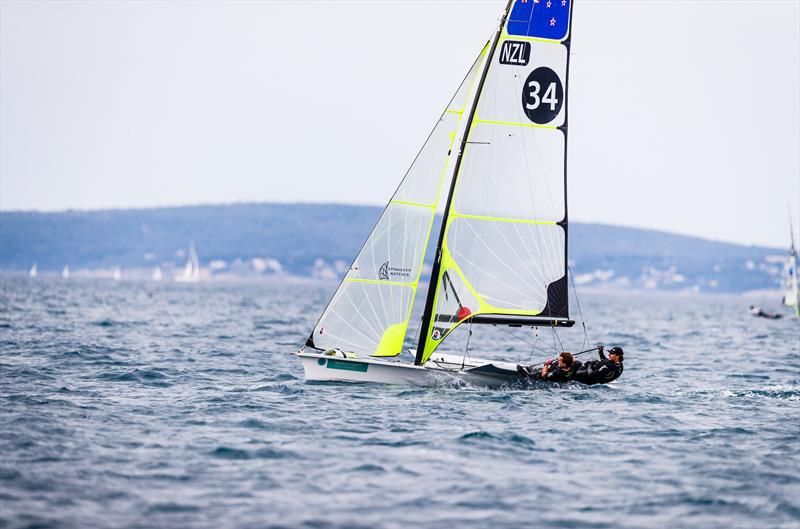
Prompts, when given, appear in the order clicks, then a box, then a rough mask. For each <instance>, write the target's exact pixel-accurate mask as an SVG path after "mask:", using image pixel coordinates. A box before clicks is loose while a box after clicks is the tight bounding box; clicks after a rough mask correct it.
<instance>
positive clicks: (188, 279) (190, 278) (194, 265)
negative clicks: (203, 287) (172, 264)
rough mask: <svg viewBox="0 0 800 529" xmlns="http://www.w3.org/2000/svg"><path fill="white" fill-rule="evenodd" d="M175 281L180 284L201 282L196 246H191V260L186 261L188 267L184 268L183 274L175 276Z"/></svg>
mask: <svg viewBox="0 0 800 529" xmlns="http://www.w3.org/2000/svg"><path fill="white" fill-rule="evenodd" d="M175 281H177V282H179V283H197V282H198V281H200V261H199V259H198V258H197V251H195V249H194V244H192V245H191V246H189V258H188V259H187V260H186V266H184V267H183V272H181V273H180V274H178V275H176V276H175Z"/></svg>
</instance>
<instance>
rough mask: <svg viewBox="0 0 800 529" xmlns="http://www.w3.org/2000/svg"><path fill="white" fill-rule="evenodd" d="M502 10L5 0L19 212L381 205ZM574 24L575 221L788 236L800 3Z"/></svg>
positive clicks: (2, 26)
mask: <svg viewBox="0 0 800 529" xmlns="http://www.w3.org/2000/svg"><path fill="white" fill-rule="evenodd" d="M503 5H504V0H492V1H452V2H428V1H425V2H407V1H403V2H282V3H279V2H269V3H266V2H264V3H259V2H240V3H234V2H226V3H216V2H199V1H198V2H184V3H159V2H67V1H57V2H43V3H35V2H28V1H26V2H9V1H3V2H0V39H1V41H0V42H1V44H2V49H1V50H0V63H1V65H0V74H1V76H0V209H2V210H5V211H8V210H17V209H37V210H48V211H50V210H63V209H97V208H118V207H147V206H161V205H183V204H201V203H231V202H242V201H248V202H249V201H281V202H287V201H311V202H345V203H359V204H375V205H383V204H384V203H385V202H386V201H387V200H388V198H389V196H390V195H391V193H392V191H393V190H394V188H395V187H396V185H397V183H398V182H399V179H400V178H401V177H402V175H403V173H404V172H405V169H406V168H407V166H408V164H409V163H410V161H411V160H412V159H413V157H414V155H415V153H416V152H417V150H418V149H419V147H420V145H421V143H422V142H423V141H424V139H425V137H426V136H427V134H428V132H429V130H430V128H431V127H432V125H433V124H434V122H435V120H436V119H437V117H438V115H439V113H440V112H441V110H442V109H443V107H444V105H445V104H446V103H447V101H448V100H449V98H450V95H451V94H452V92H453V91H454V90H455V88H456V87H457V86H458V84H459V82H460V80H461V79H462V77H463V76H464V74H465V73H466V70H467V69H468V67H469V66H470V64H471V63H472V61H473V59H474V58H475V56H476V55H477V53H478V51H479V50H480V48H481V47H482V46H483V44H484V42H485V40H486V39H487V38H488V37H489V35H490V33H491V31H492V29H493V27H494V26H495V23H496V20H497V17H498V15H499V14H500V11H501V10H502V8H503ZM573 35H574V36H573V47H572V59H571V63H570V67H571V71H570V83H571V84H570V100H569V104H570V137H569V191H570V196H569V200H570V217H571V218H572V219H573V220H580V221H597V222H606V223H611V224H619V225H627V226H639V227H647V228H657V229H661V230H666V231H671V232H677V233H685V234H692V235H700V236H703V237H707V238H712V239H719V240H725V241H733V242H740V243H745V244H767V245H772V246H785V245H786V244H787V243H788V238H789V236H788V225H787V224H788V217H787V204H790V205H791V208H792V211H793V213H794V218H795V224H796V225H797V223H798V218H800V217H799V216H800V149H799V148H798V145H800V51H799V50H800V2H797V1H794V0H788V1H765V2H713V1H708V2H692V1H674V2H669V1H652V2H635V1H627V0H626V1H619V2H599V1H588V0H576V5H575V9H574V22H573ZM795 231H796V232H797V231H798V230H797V228H796V229H795Z"/></svg>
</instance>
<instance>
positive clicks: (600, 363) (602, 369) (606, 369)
mask: <svg viewBox="0 0 800 529" xmlns="http://www.w3.org/2000/svg"><path fill="white" fill-rule="evenodd" d="M597 353H598V354H599V355H600V359H599V360H591V361H589V362H586V363H584V364H583V365H582V366H581V367H580V368H579V369H578V370H577V371H576V372H575V376H574V380H577V381H578V382H583V383H584V384H608V383H609V382H611V381H612V380H616V379H618V378H619V376H620V375H621V374H622V369H623V368H622V357H623V351H622V347H612V348H611V349H609V350H608V357H606V355H605V353H604V352H603V346H602V345H600V346H598V348H597Z"/></svg>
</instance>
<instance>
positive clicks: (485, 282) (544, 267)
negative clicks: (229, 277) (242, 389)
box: [306, 0, 572, 364]
mask: <svg viewBox="0 0 800 529" xmlns="http://www.w3.org/2000/svg"><path fill="white" fill-rule="evenodd" d="M570 4H571V2H570V0H547V1H545V0H516V1H514V0H510V1H509V3H508V5H507V7H506V10H505V12H504V14H503V17H502V18H501V21H500V25H499V27H498V29H497V31H496V32H495V34H494V35H493V37H492V39H491V40H490V42H489V43H488V44H487V45H486V47H485V48H484V50H483V51H482V52H481V54H480V56H479V57H478V59H477V60H476V61H475V63H474V64H473V66H472V68H471V69H470V71H469V73H468V74H467V76H466V78H465V79H464V81H463V82H462V84H461V86H460V87H459V89H458V90H457V92H456V95H455V96H454V97H453V99H452V101H451V102H450V104H449V105H448V107H447V109H446V110H445V111H444V113H443V114H442V116H441V117H440V119H439V121H438V123H437V124H436V126H435V127H434V129H433V132H431V134H430V136H429V137H428V139H427V141H426V142H425V144H424V146H423V147H422V150H421V151H420V153H419V154H418V156H417V158H416V159H415V161H414V163H413V164H412V166H411V168H410V169H409V170H408V172H407V173H406V176H405V178H404V179H403V181H402V183H401V184H400V186H399V188H398V189H397V191H396V192H395V194H394V196H393V197H392V199H391V201H390V202H389V204H388V205H387V207H386V209H385V210H384V211H383V213H382V215H381V217H380V219H379V220H378V222H377V224H376V225H375V227H374V228H373V230H372V232H371V233H370V235H369V237H368V239H367V241H366V242H365V244H364V246H363V247H362V248H361V250H360V252H359V253H358V256H357V257H356V259H355V261H354V262H353V264H352V266H351V267H350V270H349V271H348V272H347V274H346V276H345V277H344V279H343V281H342V283H341V285H340V286H339V288H338V290H337V291H336V293H335V294H334V296H333V298H332V299H331V301H330V303H329V304H328V306H327V307H326V309H325V311H324V312H323V314H322V316H321V318H320V320H319V322H318V323H317V325H316V326H315V327H314V330H313V332H312V334H311V336H310V337H309V339H308V340H307V342H306V345H308V346H311V347H316V348H319V349H330V348H340V349H342V350H345V351H351V352H354V353H356V354H365V355H372V356H396V355H397V354H399V353H400V352H401V349H402V346H403V341H404V339H405V337H406V334H407V330H408V326H409V325H408V324H409V319H410V316H411V308H412V304H413V302H414V298H415V296H416V294H417V291H418V286H419V282H420V276H421V272H422V265H423V260H424V257H425V249H426V247H427V243H428V240H429V237H430V235H431V231H432V228H433V225H434V217H435V214H436V211H437V207H438V205H439V204H440V203H441V202H444V213H443V215H442V227H441V230H440V231H439V233H437V234H435V236H436V237H437V241H438V242H437V247H436V254H435V255H434V258H433V266H432V272H431V278H430V284H429V285H428V290H427V297H426V299H425V309H424V311H423V316H422V325H421V327H420V335H419V345H418V348H417V357H416V363H418V364H422V363H424V362H425V361H426V360H427V359H428V358H429V357H430V355H431V353H432V352H433V351H434V350H435V349H436V347H438V346H439V344H440V343H442V341H443V340H444V339H445V337H446V336H447V335H448V334H449V333H450V332H452V331H453V330H454V329H455V328H456V327H457V326H458V325H459V324H461V323H463V322H466V321H471V322H473V323H512V324H529V325H536V324H548V325H556V324H570V323H572V322H570V321H569V310H568V304H567V276H566V272H567V203H566V200H567V199H566V133H567V105H566V97H567V66H568V59H569V28H570V10H571V5H570Z"/></svg>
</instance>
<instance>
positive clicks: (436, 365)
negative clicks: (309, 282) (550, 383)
mask: <svg viewBox="0 0 800 529" xmlns="http://www.w3.org/2000/svg"><path fill="white" fill-rule="evenodd" d="M294 354H295V355H297V356H298V357H300V359H301V360H302V361H303V370H304V371H305V378H306V381H317V382H322V381H326V382H377V383H380V384H403V385H413V386H442V385H449V384H450V385H452V384H455V385H461V384H470V385H476V386H486V387H499V386H502V385H507V384H513V383H515V382H520V381H521V380H522V379H521V378H520V377H519V375H518V374H517V371H516V364H507V363H501V362H493V361H490V360H481V359H475V358H473V359H467V361H466V362H464V359H463V358H462V357H461V356H456V355H443V354H436V355H434V356H433V357H431V359H430V360H429V361H428V362H427V363H426V364H425V365H424V366H417V365H414V364H412V363H409V362H400V361H397V360H384V359H379V358H342V357H341V356H328V355H324V354H320V353H312V352H305V351H298V352H296V353H294Z"/></svg>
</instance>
